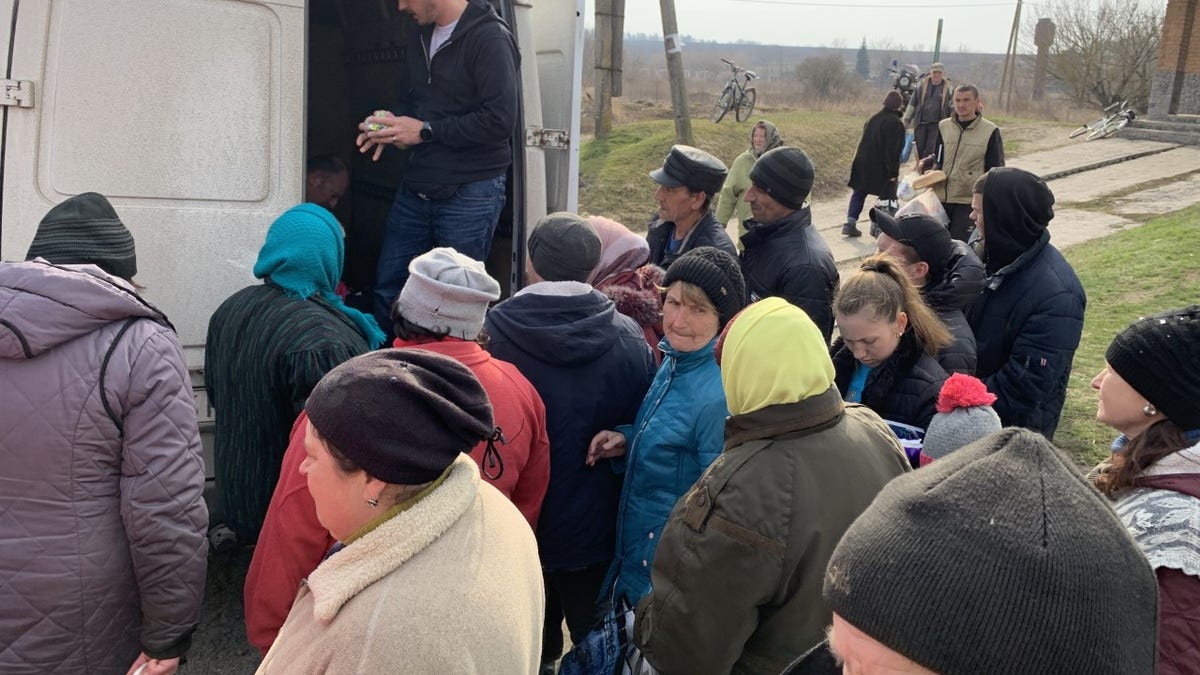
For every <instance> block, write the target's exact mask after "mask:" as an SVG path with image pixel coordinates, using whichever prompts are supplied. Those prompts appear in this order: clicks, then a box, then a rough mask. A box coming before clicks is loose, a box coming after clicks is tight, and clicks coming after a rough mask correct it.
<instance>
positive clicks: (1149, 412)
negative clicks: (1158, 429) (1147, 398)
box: [1142, 403, 1158, 417]
mask: <svg viewBox="0 0 1200 675" xmlns="http://www.w3.org/2000/svg"><path fill="white" fill-rule="evenodd" d="M1142 414H1143V415H1145V416H1146V417H1154V416H1155V415H1157V414H1158V411H1157V410H1155V409H1154V406H1153V405H1152V404H1150V403H1147V404H1146V405H1144V406H1142Z"/></svg>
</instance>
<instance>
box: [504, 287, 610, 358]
mask: <svg viewBox="0 0 1200 675" xmlns="http://www.w3.org/2000/svg"><path fill="white" fill-rule="evenodd" d="M616 315H617V308H616V307H615V306H614V305H613V302H612V300H609V299H608V297H607V296H605V295H604V294H603V293H600V292H598V291H596V290H591V291H589V292H587V293H584V294H576V295H550V294H542V293H538V292H536V290H535V292H528V293H522V294H520V295H517V296H515V297H513V298H510V299H508V300H506V301H504V302H502V303H500V304H499V305H496V307H495V309H493V310H492V311H490V312H488V316H487V330H488V332H489V333H490V334H491V335H492V336H493V337H496V338H502V339H505V340H508V341H509V342H510V343H512V345H513V346H514V347H515V348H517V349H519V350H521V351H523V352H525V353H526V354H529V356H530V357H531V358H533V359H535V360H537V361H542V362H544V363H549V364H551V365H554V366H568V367H569V366H578V365H582V364H586V363H591V362H592V361H595V360H596V359H598V358H600V356H602V355H603V354H604V353H605V352H607V351H608V350H609V349H612V346H613V344H614V343H615V342H616V341H617V340H619V339H620V337H621V335H620V332H619V331H618V329H617V324H616V323H615V320H616ZM624 320H626V321H632V319H624Z"/></svg>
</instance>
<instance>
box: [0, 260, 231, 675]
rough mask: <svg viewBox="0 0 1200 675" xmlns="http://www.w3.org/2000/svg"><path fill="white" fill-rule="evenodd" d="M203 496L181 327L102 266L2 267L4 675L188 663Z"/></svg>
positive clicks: (201, 568) (200, 576) (0, 660)
mask: <svg viewBox="0 0 1200 675" xmlns="http://www.w3.org/2000/svg"><path fill="white" fill-rule="evenodd" d="M118 334H120V335H119V337H118ZM114 344H115V346H114ZM106 356H107V365H106V366H103V368H102V364H103V362H104V361H105V360H106ZM102 370H103V375H102ZM102 392H103V394H102ZM110 411H111V412H110ZM203 489H204V462H203V457H202V456H201V451H200V438H199V432H198V430H197V427H196V411H195V404H194V403H193V400H192V393H191V387H190V384H189V381H188V377H187V369H186V367H185V366H184V359H183V351H182V350H181V349H180V346H179V342H178V340H177V338H176V336H175V333H174V331H173V329H172V328H171V326H170V324H169V323H167V321H166V317H164V316H163V314H162V313H161V312H159V311H158V310H157V309H156V308H154V307H153V306H151V305H150V304H149V303H147V302H145V301H144V300H142V299H141V298H140V297H138V295H137V294H136V293H134V292H133V291H132V290H130V288H129V287H128V286H127V285H125V283H124V282H122V281H119V280H117V279H115V278H114V277H110V276H108V275H107V274H105V273H104V272H102V271H101V270H100V268H98V267H93V266H90V265H69V266H54V265H51V264H49V263H47V262H45V261H44V260H35V261H33V262H23V263H0V673H5V674H15V673H124V672H125V671H126V670H127V669H128V668H129V666H130V664H132V663H133V661H134V659H135V658H137V655H138V652H139V651H143V650H144V651H145V652H146V653H148V654H149V655H151V656H152V657H157V658H170V657H173V656H178V655H180V654H181V653H182V652H183V651H184V650H186V649H187V645H188V644H189V642H190V639H191V633H192V630H193V629H194V628H195V626H196V624H197V623H198V621H199V619H200V601H201V598H202V597H203V595H204V575H205V565H206V541H205V536H204V535H205V528H206V526H207V523H208V512H207V509H206V507H205V505H204V500H203Z"/></svg>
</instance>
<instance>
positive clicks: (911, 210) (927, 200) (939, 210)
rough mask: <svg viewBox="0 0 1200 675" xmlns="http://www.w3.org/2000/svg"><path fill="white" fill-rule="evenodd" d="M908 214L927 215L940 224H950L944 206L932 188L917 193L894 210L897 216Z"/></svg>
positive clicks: (901, 216)
mask: <svg viewBox="0 0 1200 675" xmlns="http://www.w3.org/2000/svg"><path fill="white" fill-rule="evenodd" d="M908 215H922V216H929V217H931V218H933V219H934V220H936V221H938V222H939V223H941V224H942V225H949V224H950V216H949V215H947V214H946V209H945V207H943V206H942V202H941V200H939V199H938V197H937V194H936V193H934V192H933V191H932V190H926V191H925V192H922V193H921V194H919V195H917V197H916V198H915V199H913V200H912V201H910V202H909V203H907V204H905V205H904V206H901V207H900V210H899V211H896V217H897V218H903V217H904V216H908Z"/></svg>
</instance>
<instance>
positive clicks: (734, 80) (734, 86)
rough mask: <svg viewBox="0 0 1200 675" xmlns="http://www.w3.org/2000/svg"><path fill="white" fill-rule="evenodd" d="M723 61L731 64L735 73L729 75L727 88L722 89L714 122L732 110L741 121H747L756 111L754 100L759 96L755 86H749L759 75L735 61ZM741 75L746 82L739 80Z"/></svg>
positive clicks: (713, 116)
mask: <svg viewBox="0 0 1200 675" xmlns="http://www.w3.org/2000/svg"><path fill="white" fill-rule="evenodd" d="M721 61H722V62H723V63H724V64H725V65H727V66H729V69H730V70H732V71H733V75H731V76H730V77H729V81H728V82H726V83H725V88H724V89H722V90H721V95H720V96H718V97H717V103H716V105H715V106H714V107H713V111H712V115H711V116H710V119H712V121H713V123H714V124H715V123H717V122H720V121H721V120H722V119H724V117H725V115H726V114H727V113H728V112H729V111H730V110H735V111H736V112H734V117H735V118H737V121H739V122H745V121H746V120H747V119H749V118H750V114H751V113H753V112H754V102H755V101H756V100H757V98H758V93H757V92H755V91H754V87H751V86H748V85H749V84H750V80H753V79H757V78H758V75H756V74H755V73H754V71H751V70H746V69H745V68H741V67H739V66H738V65H737V64H736V63H734V62H733V61H729V60H727V59H721ZM739 77H744V78H745V80H746V81H745V82H741V81H739V79H738V78H739Z"/></svg>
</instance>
